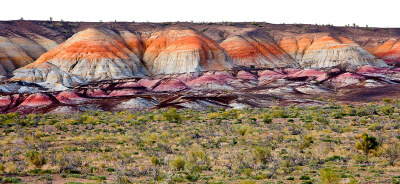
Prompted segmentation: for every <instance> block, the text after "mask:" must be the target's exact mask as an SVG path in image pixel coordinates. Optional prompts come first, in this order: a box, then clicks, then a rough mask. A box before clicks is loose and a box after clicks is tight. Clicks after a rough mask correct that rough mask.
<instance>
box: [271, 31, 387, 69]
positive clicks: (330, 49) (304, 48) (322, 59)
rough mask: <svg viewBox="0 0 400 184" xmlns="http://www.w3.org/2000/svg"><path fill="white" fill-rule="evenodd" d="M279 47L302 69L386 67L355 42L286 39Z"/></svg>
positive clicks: (322, 39) (331, 38)
mask: <svg viewBox="0 0 400 184" xmlns="http://www.w3.org/2000/svg"><path fill="white" fill-rule="evenodd" d="M279 45H280V46H281V48H282V49H284V50H285V51H286V52H287V53H288V54H289V55H291V56H292V58H294V59H295V60H296V61H297V62H298V63H299V64H300V66H301V67H303V68H316V69H319V68H330V67H334V66H339V65H342V66H346V67H355V66H363V65H372V66H379V67H386V66H387V65H386V63H385V62H384V61H383V60H381V59H378V58H376V57H375V56H374V55H373V54H371V53H369V52H368V51H367V50H365V49H364V48H363V47H361V46H360V45H358V44H356V43H355V42H353V41H351V40H349V39H347V38H344V37H339V38H338V39H335V38H333V37H331V36H323V37H320V38H315V39H311V38H308V37H302V38H300V39H298V40H297V39H294V38H287V39H283V40H281V41H280V43H279Z"/></svg>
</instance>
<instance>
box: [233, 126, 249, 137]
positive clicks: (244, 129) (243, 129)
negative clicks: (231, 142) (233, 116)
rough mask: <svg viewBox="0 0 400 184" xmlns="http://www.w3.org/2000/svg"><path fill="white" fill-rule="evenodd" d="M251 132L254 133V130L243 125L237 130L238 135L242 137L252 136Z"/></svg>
mask: <svg viewBox="0 0 400 184" xmlns="http://www.w3.org/2000/svg"><path fill="white" fill-rule="evenodd" d="M251 131H252V128H251V127H250V126H249V125H241V126H239V127H238V128H237V133H238V134H239V135H241V136H244V135H246V134H250V133H251Z"/></svg>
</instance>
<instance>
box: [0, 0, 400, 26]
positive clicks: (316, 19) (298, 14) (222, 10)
mask: <svg viewBox="0 0 400 184" xmlns="http://www.w3.org/2000/svg"><path fill="white" fill-rule="evenodd" d="M399 1H400V0H397V1H396V0H364V1H359V0H273V1H270V0H265V1H262V0H240V1H238V0H195V1H189V0H139V1H136V0H134V1H128V0H107V1H104V0H59V1H58V0H0V6H1V11H0V20H15V19H20V18H21V17H23V18H24V19H25V20H49V17H53V19H54V20H60V19H63V20H64V21H100V20H102V21H104V22H106V21H114V20H117V21H129V22H131V21H136V22H146V21H150V22H164V21H194V22H203V21H206V22H210V21H212V22H220V21H232V22H233V21H236V22H240V21H246V22H251V21H259V22H264V21H265V22H269V23H307V24H316V23H318V24H333V25H337V26H343V25H346V24H353V23H356V24H358V25H359V26H365V25H366V24H367V25H368V26H370V27H372V26H376V27H400V19H399V18H400V2H399Z"/></svg>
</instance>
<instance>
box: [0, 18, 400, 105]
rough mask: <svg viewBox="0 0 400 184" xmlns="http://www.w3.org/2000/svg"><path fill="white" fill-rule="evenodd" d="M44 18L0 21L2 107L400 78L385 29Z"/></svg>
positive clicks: (157, 99)
mask: <svg viewBox="0 0 400 184" xmlns="http://www.w3.org/2000/svg"><path fill="white" fill-rule="evenodd" d="M48 24H49V22H42V23H41V22H29V21H14V22H0V28H2V29H0V76H1V78H0V80H1V81H2V83H1V84H0V92H1V93H2V94H4V95H3V96H2V98H1V100H0V101H1V108H2V112H13V111H21V112H28V111H30V110H29V109H41V108H42V107H46V109H47V110H46V112H48V111H49V109H53V108H58V107H60V106H62V107H63V108H62V109H63V110H65V109H66V108H64V106H68V109H69V110H71V108H72V107H71V106H73V107H74V108H78V109H75V110H85V109H103V110H115V109H124V108H137V109H147V108H161V107H164V106H171V105H172V106H179V107H183V108H191V107H193V108H202V107H204V106H208V105H210V104H214V105H216V106H227V107H228V106H230V105H232V103H233V102H232V100H233V101H235V100H236V101H235V102H234V104H245V105H250V106H258V105H261V106H262V105H263V104H262V101H263V100H262V99H263V98H261V97H265V96H264V95H272V96H277V97H279V98H282V99H286V98H289V97H290V96H292V95H311V96H320V95H328V96H329V95H334V96H335V95H339V96H340V95H343V94H341V93H339V92H340V91H341V90H342V89H343V90H344V89H353V88H366V89H367V88H368V89H371V88H379V87H382V86H389V85H396V84H398V83H399V81H400V80H399V79H400V77H399V71H400V70H399V69H397V68H395V66H396V65H397V64H398V61H399V58H400V52H398V51H399V50H400V49H398V48H400V47H399V45H400V44H399V42H398V41H397V39H398V38H400V35H396V34H388V33H386V32H385V30H383V29H382V30H380V29H377V30H375V31H373V32H368V31H367V30H365V29H361V28H340V27H327V26H312V25H309V26H308V27H309V28H307V29H304V27H303V28H301V27H299V26H295V25H273V24H262V25H259V26H254V25H253V24H246V23H237V24H234V25H233V26H232V25H225V24H200V23H199V24H192V23H175V25H164V24H155V23H104V24H102V25H94V24H92V23H76V24H71V23H64V22H63V23H61V24H58V25H59V27H53V28H51V27H48V26H46V25H48ZM67 25H68V26H67ZM62 30H64V31H62ZM339 31H340V32H341V33H340V34H339V33H338V32H339ZM392 31H395V30H392ZM399 31H400V30H399ZM65 32H68V34H67V33H65ZM75 32H76V33H75ZM73 33H75V34H73ZM338 90H339V92H338ZM343 90H342V91H343ZM221 94H225V95H228V94H229V95H231V96H229V95H228V96H229V97H226V98H225V97H224V98H222V97H221V96H220V95H221ZM174 95H175V96H174ZM246 95H250V96H251V95H255V96H252V97H244V96H246ZM213 96H214V97H213ZM216 96H218V97H216ZM232 96H234V97H232ZM139 97H140V99H137V98H139ZM170 98H171V99H170ZM110 99H113V100H111V101H112V102H110ZM126 100H129V101H126ZM255 100H258V101H259V102H258V101H255ZM105 102H107V103H110V105H107V104H104V103H105ZM231 102H232V103H231ZM135 103H139V105H138V104H135ZM88 104H89V105H90V104H92V105H90V107H89V106H88ZM264 105H265V104H264ZM36 107H40V108H36ZM53 110H54V109H53Z"/></svg>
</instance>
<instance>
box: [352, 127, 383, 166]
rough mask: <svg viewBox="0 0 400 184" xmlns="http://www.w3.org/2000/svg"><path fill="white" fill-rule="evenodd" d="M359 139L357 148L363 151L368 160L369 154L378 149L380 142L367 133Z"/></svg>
mask: <svg viewBox="0 0 400 184" xmlns="http://www.w3.org/2000/svg"><path fill="white" fill-rule="evenodd" d="M359 139H360V141H359V142H357V143H356V145H355V148H356V149H357V150H361V151H363V152H364V154H365V156H367V160H368V154H369V153H371V152H372V151H373V150H376V149H377V148H378V145H379V144H378V141H376V138H375V137H374V136H370V135H368V134H367V133H363V134H362V135H361V136H360V137H359Z"/></svg>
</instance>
